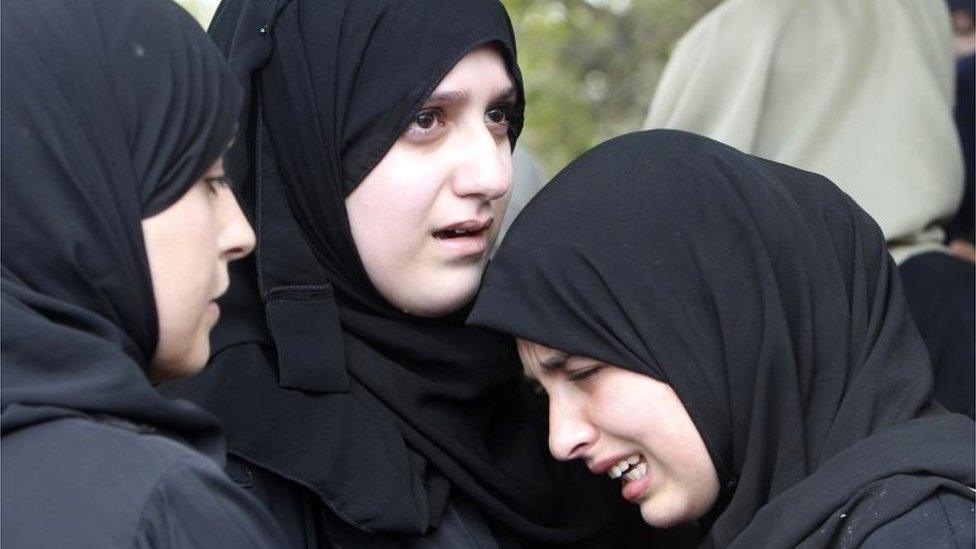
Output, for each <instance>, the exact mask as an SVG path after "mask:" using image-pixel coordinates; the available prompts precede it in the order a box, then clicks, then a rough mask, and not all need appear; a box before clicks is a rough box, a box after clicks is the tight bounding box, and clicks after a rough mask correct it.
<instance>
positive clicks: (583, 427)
mask: <svg viewBox="0 0 976 549" xmlns="http://www.w3.org/2000/svg"><path fill="white" fill-rule="evenodd" d="M596 438H597V431H596V429H595V428H594V427H593V425H591V424H590V423H589V422H588V421H586V417H585V415H584V414H583V413H582V410H580V409H579V407H578V406H577V405H576V404H574V403H573V402H571V401H566V400H564V399H560V398H554V397H553V396H552V395H550V397H549V451H550V452H551V453H552V455H553V457H555V458H556V459H559V460H564V461H565V460H571V459H577V458H581V457H583V454H584V453H585V452H586V449H587V448H589V447H590V446H591V445H592V444H593V443H594V442H595V441H596Z"/></svg>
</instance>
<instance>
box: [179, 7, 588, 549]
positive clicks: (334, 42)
mask: <svg viewBox="0 0 976 549" xmlns="http://www.w3.org/2000/svg"><path fill="white" fill-rule="evenodd" d="M210 33H211V35H212V36H213V37H214V39H215V40H216V42H217V44H218V45H219V46H220V47H221V48H223V49H224V51H225V52H227V54H228V59H229V62H230V63H231V65H232V67H234V70H235V71H236V72H237V73H238V75H239V77H240V79H241V81H242V82H247V83H249V85H250V86H249V92H248V94H249V97H250V103H249V105H250V107H249V108H250V112H249V113H248V115H247V117H246V120H245V121H244V123H243V125H244V126H245V127H246V128H247V138H246V139H244V140H241V141H240V142H239V143H238V145H237V146H236V147H235V149H234V150H233V151H231V154H230V155H229V158H230V161H229V163H228V170H229V171H230V173H231V175H232V176H234V177H235V178H236V179H238V180H242V181H246V182H247V184H246V185H245V188H244V191H243V195H244V197H245V202H246V203H247V204H248V207H249V208H248V209H250V210H251V212H250V213H251V215H252V216H253V219H254V220H255V228H256V232H257V235H258V244H257V252H256V254H255V259H254V261H252V262H245V263H241V264H239V265H237V266H236V267H232V277H234V284H232V290H231V293H230V294H229V296H228V298H227V299H226V300H225V303H224V304H222V309H223V311H224V313H225V314H224V316H223V319H222V321H221V324H220V325H219V326H218V328H217V330H216V331H215V344H214V345H215V350H216V351H217V352H218V354H217V355H216V356H215V358H214V360H213V363H212V365H211V367H210V368H208V370H207V372H206V373H205V374H204V375H202V376H199V377H198V378H196V379H194V380H192V381H191V382H189V383H181V384H178V385H175V386H172V387H170V388H168V389H167V390H170V391H173V392H174V393H176V394H180V395H184V396H188V397H189V398H191V399H194V400H196V401H198V402H200V403H202V404H203V405H204V406H205V407H206V408H208V409H209V410H212V411H213V412H214V413H215V414H217V415H218V417H220V419H221V420H222V422H223V424H224V425H225V427H226V431H227V436H228V441H229V447H230V448H229V451H230V452H232V453H235V454H237V455H240V456H242V457H243V458H245V459H246V460H248V461H250V462H252V463H255V464H257V465H260V466H261V467H263V468H266V469H268V470H270V471H272V472H274V473H276V474H277V475H279V476H281V477H283V478H286V479H289V480H291V481H294V482H297V483H299V484H301V485H303V486H305V487H306V488H308V489H309V490H311V491H312V492H313V493H314V494H315V495H316V496H317V497H318V498H319V500H320V501H321V502H322V503H323V504H324V505H325V506H327V507H328V508H330V509H331V510H332V511H333V512H334V513H335V514H336V515H338V516H339V517H341V518H342V519H343V520H344V521H345V522H347V523H349V524H351V525H352V526H354V527H355V528H358V529H360V530H362V531H365V532H377V533H386V534H393V535H422V534H425V533H427V532H429V531H431V529H432V528H434V527H436V526H437V524H438V523H439V521H440V518H441V515H442V513H443V510H444V508H445V504H446V502H447V499H448V496H449V494H450V492H451V491H453V490H458V491H460V493H462V494H464V495H465V496H466V497H468V498H470V499H472V500H474V501H475V502H476V505H477V507H478V508H480V509H481V510H482V511H484V512H485V513H486V514H488V515H489V516H490V517H491V518H493V519H494V520H495V521H498V522H500V523H503V524H505V525H506V526H508V527H509V528H511V529H512V530H514V531H516V532H519V533H521V534H522V535H525V536H528V537H531V538H533V539H540V540H563V539H575V538H579V537H581V536H584V535H585V534H587V533H588V532H591V531H592V530H593V528H591V527H590V526H589V524H590V523H591V522H592V520H590V519H589V517H587V519H581V518H580V517H578V516H573V515H571V514H569V513H566V512H563V511H564V510H563V509H562V505H563V502H562V500H561V499H559V498H554V497H553V494H552V493H551V483H552V481H551V475H550V473H549V471H548V470H547V467H548V461H547V460H546V458H545V454H544V451H543V447H544V443H542V442H541V440H540V437H539V435H538V432H537V429H536V425H534V424H533V422H532V421H531V419H532V416H531V410H530V409H528V408H527V407H530V406H531V403H530V402H529V399H527V398H524V397H525V396H526V395H525V393H524V392H523V391H522V390H521V385H520V383H519V379H518V376H517V374H516V372H515V370H514V369H513V368H512V367H510V366H506V367H503V366H502V365H503V364H510V363H511V362H512V361H513V360H516V359H515V358H514V357H515V355H514V347H513V346H512V345H511V342H510V341H509V340H508V339H507V338H502V337H499V336H497V335H495V334H491V333H489V332H487V331H485V330H481V329H477V328H469V327H466V326H464V325H463V321H462V320H463V314H464V311H462V312H459V313H457V314H455V315H451V316H449V317H447V318H438V319H421V318H418V317H413V316H410V315H407V314H405V313H402V312H400V311H398V310H396V309H395V308H394V307H392V306H391V305H390V304H389V303H387V302H386V301H385V300H384V299H383V298H382V297H381V296H380V294H379V293H378V292H377V290H376V289H375V288H374V287H373V286H372V285H371V283H370V282H369V279H368V277H367V275H366V272H365V270H364V268H363V265H362V263H361V261H360V259H359V255H358V252H357V250H356V247H355V244H354V242H353V240H352V236H351V232H350V228H349V222H348V219H347V216H346V210H345V198H346V196H348V194H349V193H351V192H352V191H353V190H354V189H355V188H356V186H357V185H358V184H359V183H360V182H361V181H362V179H363V178H364V177H365V176H366V175H367V174H368V173H369V171H370V170H372V168H373V167H374V166H375V165H376V163H377V162H378V161H379V160H380V159H381V158H382V157H383V156H384V155H385V154H386V153H387V151H388V150H389V149H390V147H391V146H392V144H393V143H394V142H395V141H396V139H397V138H398V137H399V136H400V134H401V133H402V132H403V131H404V129H405V128H406V127H407V125H408V124H409V123H410V121H411V120H412V118H413V117H414V116H415V115H416V114H417V112H418V111H419V109H420V108H421V106H422V104H423V102H424V101H425V100H426V98H427V96H428V95H429V94H430V93H431V92H432V91H433V89H434V88H435V87H436V86H437V84H438V83H439V82H440V80H441V79H442V78H443V77H444V76H445V74H446V73H447V72H448V71H450V69H451V68H452V67H453V66H454V65H455V63H457V61H458V60H460V59H461V58H462V57H463V56H464V55H465V54H467V53H468V52H470V51H471V50H472V49H474V48H475V47H477V46H480V45H484V44H494V45H495V46H496V47H497V48H498V50H499V51H500V52H501V54H502V56H503V58H504V60H505V63H506V64H507V67H508V69H509V72H510V74H511V76H512V78H513V80H514V82H515V83H516V88H517V90H518V96H519V99H518V103H517V105H516V108H515V109H514V110H515V113H514V116H513V117H512V124H511V126H510V134H509V135H510V139H511V142H512V145H513V146H514V143H515V139H516V137H517V136H518V133H519V131H520V130H521V112H522V106H523V104H524V103H523V99H522V96H523V93H522V86H521V77H520V74H519V70H518V66H517V65H516V62H515V44H514V39H513V35H512V29H511V26H510V23H509V20H508V16H507V14H506V12H505V10H504V8H503V7H502V6H501V4H499V3H497V2H496V1H495V0H436V1H435V0H377V1H372V2H356V1H351V0H341V1H330V2H321V1H310V0H293V1H281V2H267V0H248V1H241V2H224V3H223V4H222V5H221V7H220V8H219V9H218V11H217V14H216V15H215V19H214V22H213V24H212V26H211V29H210ZM560 512H561V514H562V516H561V517H560V518H561V519H562V521H563V522H561V523H559V522H558V521H556V520H552V517H553V516H555V515H556V514H557V513H560ZM593 520H596V519H595V518H594V519H593ZM559 524H565V525H567V526H565V527H559Z"/></svg>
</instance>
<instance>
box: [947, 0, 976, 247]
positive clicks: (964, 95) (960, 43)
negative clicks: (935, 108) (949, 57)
mask: <svg viewBox="0 0 976 549" xmlns="http://www.w3.org/2000/svg"><path fill="white" fill-rule="evenodd" d="M949 8H950V10H951V12H952V32H953V35H954V38H953V49H954V50H955V54H956V106H955V115H956V129H957V130H958V131H959V141H960V143H961V144H962V156H963V159H964V160H965V167H966V169H965V178H964V180H963V181H964V185H965V193H963V199H962V204H961V205H960V206H959V211H958V212H957V213H956V215H955V217H953V218H952V220H951V221H950V222H949V224H948V225H947V226H946V232H947V238H946V240H947V242H948V243H949V249H950V250H952V252H953V253H954V254H956V255H957V256H959V257H961V258H963V259H968V260H969V261H976V250H974V248H973V202H974V200H976V198H974V196H973V185H974V181H973V178H974V174H973V152H974V149H976V141H974V138H973V125H974V123H976V122H974V119H976V113H974V110H973V102H974V101H976V94H974V87H976V82H974V80H976V2H974V1H973V0H949Z"/></svg>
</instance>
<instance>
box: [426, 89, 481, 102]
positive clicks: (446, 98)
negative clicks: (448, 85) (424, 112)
mask: <svg viewBox="0 0 976 549" xmlns="http://www.w3.org/2000/svg"><path fill="white" fill-rule="evenodd" d="M469 95H470V94H469V93H468V92H467V90H444V91H436V90H435V91H434V92H433V93H431V94H430V97H428V98H427V101H424V104H430V103H463V102H465V101H467V100H468V96H469Z"/></svg>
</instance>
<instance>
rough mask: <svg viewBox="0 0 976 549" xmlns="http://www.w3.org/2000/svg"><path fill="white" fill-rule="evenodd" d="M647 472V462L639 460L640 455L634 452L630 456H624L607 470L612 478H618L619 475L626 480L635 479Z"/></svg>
mask: <svg viewBox="0 0 976 549" xmlns="http://www.w3.org/2000/svg"><path fill="white" fill-rule="evenodd" d="M646 473H647V464H646V463H643V462H642V461H641V456H640V455H639V454H634V455H632V456H630V457H626V458H624V459H622V460H620V461H619V462H617V464H616V465H614V466H613V467H611V468H610V470H609V471H607V475H609V476H610V478H612V479H618V478H620V477H621V476H622V477H624V478H625V479H627V480H637V479H639V478H641V477H643V476H644V475H645V474H646Z"/></svg>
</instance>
